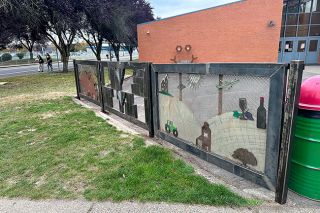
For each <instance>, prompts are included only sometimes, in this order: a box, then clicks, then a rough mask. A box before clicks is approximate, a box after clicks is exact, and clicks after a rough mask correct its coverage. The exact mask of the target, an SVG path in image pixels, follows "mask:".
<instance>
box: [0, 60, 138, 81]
mask: <svg viewBox="0 0 320 213" xmlns="http://www.w3.org/2000/svg"><path fill="white" fill-rule="evenodd" d="M133 59H134V60H136V59H138V55H134V56H133ZM86 60H95V59H93V58H90V59H86ZM102 60H103V61H109V60H107V59H102ZM113 61H116V59H115V58H114V59H113ZM120 61H129V56H126V55H125V56H120ZM59 68H60V69H59ZM59 68H58V63H53V71H58V70H62V63H61V62H60V63H59ZM69 69H73V62H72V61H69ZM47 71H48V68H47V65H46V64H44V72H47ZM35 73H38V64H35V65H27V66H11V67H1V66H0V79H1V78H7V77H13V76H20V75H30V74H35Z"/></svg>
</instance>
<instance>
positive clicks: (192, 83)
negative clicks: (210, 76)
mask: <svg viewBox="0 0 320 213" xmlns="http://www.w3.org/2000/svg"><path fill="white" fill-rule="evenodd" d="M202 78H203V75H198V74H189V75H188V76H187V87H189V88H190V89H194V90H196V89H199V88H200V87H201V82H202Z"/></svg>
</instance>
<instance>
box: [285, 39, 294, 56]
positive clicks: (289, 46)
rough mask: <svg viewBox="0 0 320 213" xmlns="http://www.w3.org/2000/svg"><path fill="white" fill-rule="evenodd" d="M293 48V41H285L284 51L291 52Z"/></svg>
mask: <svg viewBox="0 0 320 213" xmlns="http://www.w3.org/2000/svg"><path fill="white" fill-rule="evenodd" d="M292 49H293V41H286V46H285V49H284V51H285V52H287V53H291V52H292Z"/></svg>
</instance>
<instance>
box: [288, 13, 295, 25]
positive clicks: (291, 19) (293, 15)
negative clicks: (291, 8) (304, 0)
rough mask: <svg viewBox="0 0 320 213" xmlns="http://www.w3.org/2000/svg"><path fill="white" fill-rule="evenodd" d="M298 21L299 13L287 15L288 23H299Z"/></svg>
mask: <svg viewBox="0 0 320 213" xmlns="http://www.w3.org/2000/svg"><path fill="white" fill-rule="evenodd" d="M297 23H298V14H288V15H287V21H286V24H287V25H297Z"/></svg>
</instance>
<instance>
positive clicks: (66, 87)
mask: <svg viewBox="0 0 320 213" xmlns="http://www.w3.org/2000/svg"><path fill="white" fill-rule="evenodd" d="M2 81H7V82H9V84H7V85H5V86H0V97H3V98H2V100H3V99H7V98H10V97H21V95H24V96H26V97H28V98H25V99H23V101H19V102H18V103H17V102H10V101H1V100H0V121H1V122H0V196H2V197H10V198H11V197H24V198H31V199H77V198H85V199H88V200H99V201H103V200H114V201H123V200H138V201H164V202H175V203H191V204H207V205H219V206H221V205H222V206H225V205H228V206H250V205H256V204H258V201H255V200H248V199H245V198H242V197H240V196H238V195H236V194H234V193H232V192H231V191H229V190H228V189H227V188H226V187H224V186H222V185H216V184H210V183H209V182H208V181H207V180H206V179H205V178H204V177H201V176H198V175H196V173H195V171H194V170H193V168H192V167H191V166H189V165H187V164H186V163H184V162H183V161H181V160H178V159H175V157H174V156H173V154H172V153H171V152H170V151H169V150H167V149H164V148H162V147H159V146H148V147H147V146H145V144H144V141H143V140H142V139H141V138H135V137H134V136H132V135H129V134H126V133H123V132H120V131H118V130H116V129H115V128H114V127H112V126H111V125H109V124H107V123H106V122H105V121H104V120H103V119H101V118H98V117H96V116H95V114H94V112H92V111H90V110H87V109H85V108H83V107H81V106H79V105H77V104H75V103H74V102H73V101H72V99H71V97H65V96H64V97H63V96H58V97H54V96H52V97H51V96H49V97H48V95H47V96H43V98H42V99H41V98H39V95H38V94H41V93H43V92H47V94H49V93H52V92H56V91H58V92H61V93H63V94H73V93H74V88H73V87H74V83H73V77H72V74H54V75H52V74H51V75H50V74H41V75H32V76H29V77H15V78H10V79H5V80H4V79H2ZM13 99H14V98H13Z"/></svg>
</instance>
